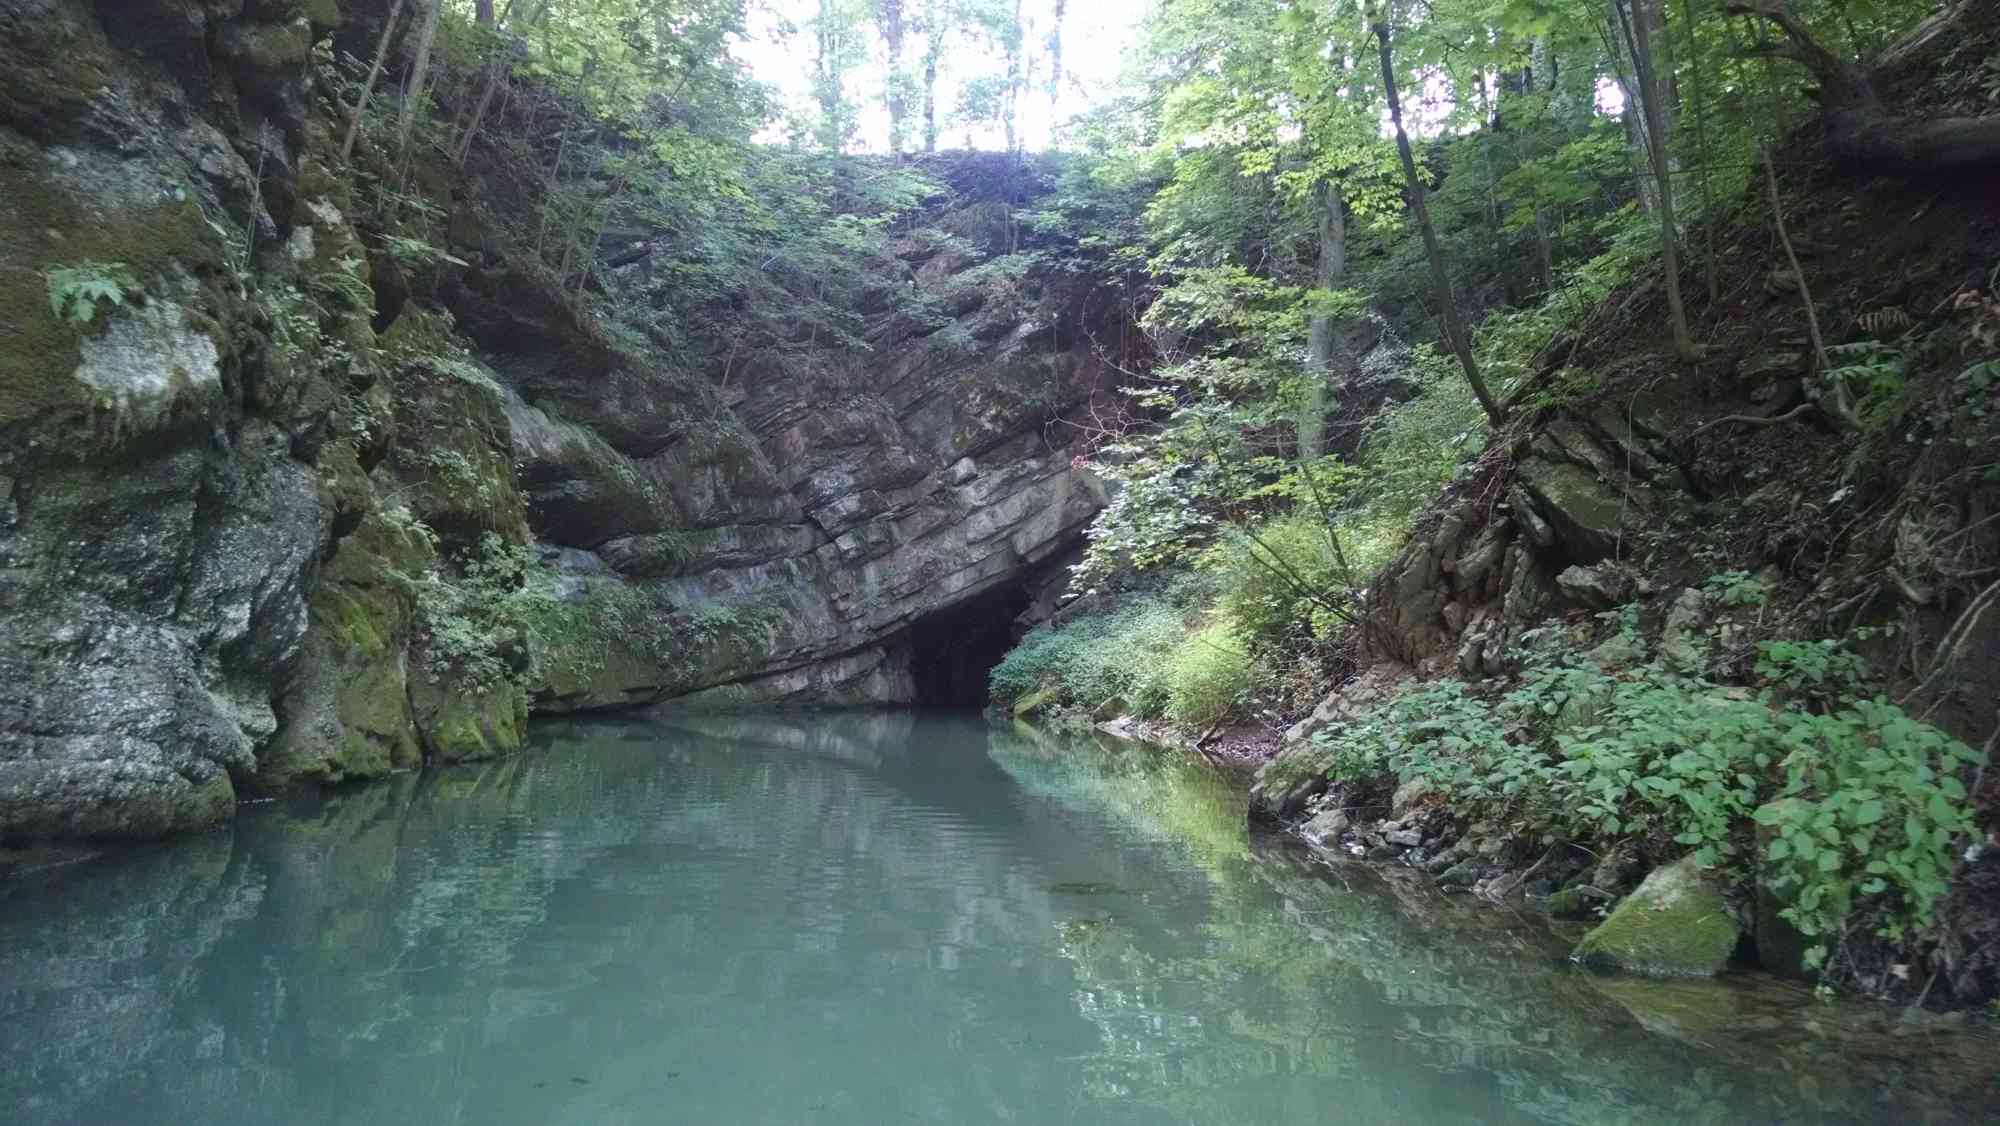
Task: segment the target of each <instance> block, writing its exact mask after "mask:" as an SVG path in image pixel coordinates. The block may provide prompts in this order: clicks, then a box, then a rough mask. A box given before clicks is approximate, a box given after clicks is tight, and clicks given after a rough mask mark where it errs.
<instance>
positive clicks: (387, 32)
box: [340, 0, 403, 162]
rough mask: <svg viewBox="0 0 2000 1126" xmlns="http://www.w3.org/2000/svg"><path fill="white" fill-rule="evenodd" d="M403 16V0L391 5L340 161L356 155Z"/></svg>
mask: <svg viewBox="0 0 2000 1126" xmlns="http://www.w3.org/2000/svg"><path fill="white" fill-rule="evenodd" d="M402 14H403V0H395V3H393V4H391V5H389V18H388V19H386V20H383V21H382V37H381V38H380V39H377V40H376V41H375V61H374V62H372V63H370V64H369V66H368V77H367V78H366V79H365V80H363V82H362V83H361V94H360V96H359V97H357V98H355V100H354V113H353V115H352V116H350V117H349V118H348V120H347V136H346V137H344V138H342V139H341V142H340V159H341V160H342V161H343V162H345V161H346V160H347V159H348V158H350V157H352V156H353V155H354V138H355V137H357V136H359V135H360V133H361V119H362V117H363V116H364V115H365V114H366V113H367V112H368V99H369V96H370V95H372V94H374V93H375V81H376V79H378V78H381V77H382V62H383V60H384V59H386V58H388V57H389V41H390V40H391V39H392V38H394V36H395V34H396V19H397V17H398V16H401V15H402Z"/></svg>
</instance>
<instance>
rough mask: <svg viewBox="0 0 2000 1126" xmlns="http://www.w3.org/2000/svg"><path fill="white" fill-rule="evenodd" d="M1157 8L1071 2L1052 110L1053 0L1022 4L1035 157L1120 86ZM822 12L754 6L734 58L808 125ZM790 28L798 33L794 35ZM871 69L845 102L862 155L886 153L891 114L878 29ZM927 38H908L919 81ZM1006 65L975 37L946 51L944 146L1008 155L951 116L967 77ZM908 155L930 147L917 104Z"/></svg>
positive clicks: (983, 131)
mask: <svg viewBox="0 0 2000 1126" xmlns="http://www.w3.org/2000/svg"><path fill="white" fill-rule="evenodd" d="M1149 2H1150V0H1068V4H1067V10H1066V11H1065V12H1064V14H1063V22H1062V56H1063V58H1062V62H1063V83H1062V91H1061V97H1060V99H1059V100H1058V102H1057V103H1056V105H1055V106H1054V107H1053V108H1051V106H1050V104H1049V98H1048V93H1047V91H1048V66H1049V60H1048V37H1049V31H1050V28H1051V26H1052V25H1053V23H1054V12H1055V6H1054V3H1053V2H1052V0H1022V10H1021V16H1022V22H1023V23H1024V24H1026V25H1027V36H1026V41H1027V45H1028V50H1029V52H1030V54H1031V59H1030V66H1031V67H1032V68H1033V72H1032V73H1031V74H1030V75H1029V79H1028V87H1029V88H1028V90H1027V91H1025V92H1024V94H1023V97H1022V101H1021V107H1020V128H1021V130H1022V138H1023V142H1024V143H1025V145H1026V147H1027V148H1029V149H1031V150H1040V149H1046V148H1049V147H1051V146H1052V143H1053V141H1054V136H1055V132H1056V125H1057V123H1059V122H1061V121H1064V120H1066V119H1068V118H1069V117H1071V116H1073V115H1075V114H1076V113H1078V112H1080V111H1082V110H1084V109H1087V108H1088V107H1089V106H1090V105H1091V104H1092V103H1093V102H1094V101H1096V100H1097V99H1099V98H1101V97H1103V96H1105V95H1106V94H1107V93H1109V92H1110V91H1111V90H1112V89H1113V88H1114V87H1115V86H1116V85H1117V81H1118V77H1119V72H1120V69H1121V68H1122V67H1123V66H1124V64H1125V59H1126V56H1127V55H1128V54H1129V52H1130V50H1131V48H1132V47H1133V46H1134V45H1135V44H1136V43H1137V41H1138V28H1139V21H1140V20H1141V18H1142V17H1143V16H1144V15H1145V12H1146V10H1147V8H1148V6H1149ZM818 10H819V0H754V2H753V4H752V8H751V13H750V23H749V26H750V35H749V37H748V38H747V39H746V40H743V41H741V42H739V43H738V44H737V45H736V47H735V53H736V56H737V58H739V59H741V60H742V61H743V62H744V64H745V65H747V66H748V67H749V68H750V70H751V73H752V74H753V75H755V76H756V77H757V78H758V79H759V80H761V81H763V82H766V83H769V84H770V85H772V86H774V87H776V88H777V90H778V91H779V92H780V95H781V97H782V98H783V99H784V101H785V103H786V104H787V105H788V106H792V107H795V108H796V109H797V110H799V111H800V112H801V113H802V114H804V115H806V116H807V117H808V118H810V116H811V115H812V114H814V113H816V112H817V103H815V102H814V101H813V97H812V57H813V49H814V48H813V39H812V33H811V30H810V25H809V22H808V21H809V20H810V19H811V18H812V16H813V14H814V13H816V12H817V11H818ZM903 10H904V13H905V16H904V18H905V20H906V21H907V20H910V19H911V18H912V17H914V16H915V15H916V14H917V12H918V11H920V10H921V0H903ZM788 25H789V27H790V28H792V29H793V30H792V33H791V34H789V35H787V34H786V33H785V30H784V29H785V28H786V27H787V26H788ZM868 42H869V51H868V62H867V64H866V65H864V66H862V67H860V68H858V69H857V70H855V71H854V72H853V74H852V76H851V78H850V84H849V87H848V96H849V97H850V98H852V99H853V100H854V101H855V102H856V104H857V105H859V106H860V108H861V130H860V135H859V138H858V147H859V148H860V149H862V150H863V151H867V152H877V153H880V152H887V151H889V113H888V109H887V108H886V107H885V105H884V104H883V98H882V89H883V83H884V80H885V79H886V77H887V74H888V63H887V60H886V57H885V55H884V52H883V47H882V38H881V35H880V33H879V32H876V31H875V30H874V29H873V28H872V27H871V28H870V29H869V35H868ZM923 53H924V37H923V36H922V35H918V34H915V33H908V34H906V35H905V36H904V40H903V57H904V65H905V66H906V67H908V68H909V69H910V70H911V72H912V74H913V75H914V76H916V77H918V78H921V75H922V59H923ZM1005 70H1006V59H1005V57H1004V56H1003V55H1002V54H1001V52H1000V49H999V47H998V46H997V45H995V44H993V43H991V42H989V41H986V40H983V39H980V38H976V37H972V36H959V37H956V38H955V39H954V40H953V41H952V43H951V45H950V47H949V48H948V49H947V52H946V55H945V59H944V64H943V65H942V66H941V67H940V68H939V75H938V95H937V101H938V133H939V135H938V147H940V148H959V147H962V146H964V145H965V144H966V141H967V139H968V137H969V138H970V140H971V142H972V146H973V147H974V148H981V149H994V150H998V149H1001V148H1004V147H1005V145H1006V137H1005V133H1004V132H1003V131H1002V130H1001V129H1000V128H999V127H998V126H986V127H982V128H974V129H971V130H970V131H969V132H968V130H967V128H966V126H965V125H964V124H963V123H961V122H958V121H956V120H955V115H954V114H953V113H952V110H953V109H954V108H955V106H956V105H957V102H958V91H959V87H960V86H961V85H962V84H963V83H964V82H965V81H966V80H968V79H976V78H979V77H981V76H984V75H1000V74H1003V73H1004V72H1005ZM909 115H910V124H909V134H910V140H909V147H910V148H913V149H916V148H921V147H922V146H923V135H922V130H923V103H922V101H921V98H917V99H912V101H911V104H910V110H909ZM782 136H783V130H782V128H778V129H774V130H772V131H771V137H772V139H776V138H778V137H782Z"/></svg>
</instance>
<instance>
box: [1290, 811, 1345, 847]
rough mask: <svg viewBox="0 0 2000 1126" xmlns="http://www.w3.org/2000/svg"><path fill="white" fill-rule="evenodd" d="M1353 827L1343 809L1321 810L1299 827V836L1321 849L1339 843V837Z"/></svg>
mask: <svg viewBox="0 0 2000 1126" xmlns="http://www.w3.org/2000/svg"><path fill="white" fill-rule="evenodd" d="M1353 827H1354V818H1353V817H1351V816H1350V815H1349V814H1348V812H1347V810H1345V809H1323V810H1321V811H1320V812H1319V813H1317V814H1314V815H1313V818H1312V820H1310V821H1307V822H1306V823H1305V824H1303V825H1301V826H1299V836H1301V837H1304V838H1305V839H1306V840H1307V841H1309V842H1311V843H1312V844H1316V845H1319V846H1320V847H1321V848H1331V847H1333V846H1334V845H1337V844H1339V843H1340V838H1341V835H1342V834H1344V833H1346V832H1347V831H1348V830H1349V829H1352V828H1353Z"/></svg>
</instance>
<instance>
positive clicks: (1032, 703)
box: [1009, 688, 1055, 719]
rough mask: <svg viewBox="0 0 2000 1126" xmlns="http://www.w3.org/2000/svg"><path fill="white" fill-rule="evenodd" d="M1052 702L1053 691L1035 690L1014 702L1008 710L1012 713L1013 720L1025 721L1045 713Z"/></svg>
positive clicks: (1045, 689) (1053, 698)
mask: <svg viewBox="0 0 2000 1126" xmlns="http://www.w3.org/2000/svg"><path fill="white" fill-rule="evenodd" d="M1054 702H1055V690H1054V689H1050V688H1037V689H1035V690H1034V691H1033V692H1030V693H1028V694H1027V695H1025V696H1023V697H1021V698H1020V699H1018V700H1015V701H1014V705H1013V707H1012V708H1011V709H1009V710H1010V711H1011V712H1012V713H1013V716H1014V718H1015V719H1027V718H1028V717H1029V716H1032V715H1037V714H1039V713H1041V712H1042V711H1045V710H1046V709H1047V708H1048V706H1049V705H1050V704H1052V703H1054Z"/></svg>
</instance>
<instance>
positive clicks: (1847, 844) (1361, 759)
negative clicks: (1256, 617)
mask: <svg viewBox="0 0 2000 1126" xmlns="http://www.w3.org/2000/svg"><path fill="white" fill-rule="evenodd" d="M1608 616H1611V617H1613V618H1614V620H1618V621H1619V622H1620V623H1621V625H1622V627H1623V630H1622V632H1623V633H1624V634H1625V636H1624V637H1623V638H1622V639H1621V645H1620V646H1619V647H1618V648H1619V650H1620V651H1623V652H1628V653H1637V654H1639V657H1638V658H1637V659H1636V660H1634V661H1632V662H1631V663H1629V664H1622V665H1621V664H1614V663H1612V662H1608V661H1607V662H1606V663H1605V666H1602V667H1601V666H1600V664H1599V663H1597V662H1596V661H1593V660H1592V659H1591V657H1590V656H1588V655H1582V654H1577V653H1575V652H1574V650H1573V649H1572V648H1571V647H1568V646H1566V645H1565V644H1564V642H1563V637H1562V634H1561V632H1560V631H1557V630H1545V631H1541V632H1540V633H1539V635H1531V641H1530V644H1529V646H1528V648H1527V650H1526V652H1525V653H1524V654H1523V658H1524V667H1523V671H1522V674H1521V676H1520V678H1519V680H1518V681H1517V682H1516V683H1514V685H1513V686H1512V687H1510V688H1506V689H1504V690H1501V689H1490V688H1486V687H1480V686H1474V685H1470V684H1467V683H1466V682H1464V681H1461V680H1457V679H1444V680H1439V681H1435V682H1431V683H1427V684H1423V685H1419V686H1415V687H1412V688H1410V689H1408V690H1406V691H1404V692H1403V693H1402V694H1400V695H1398V696H1396V697H1395V698H1393V699H1392V700H1390V701H1389V702H1387V703H1386V704H1384V705H1382V706H1381V707H1379V708H1377V709H1376V710H1374V711H1373V712H1371V713H1370V714H1368V715H1367V716H1365V717H1364V718H1362V719H1361V720H1359V721H1357V722H1354V723H1350V724H1346V725H1341V726H1337V727H1333V728H1329V729H1327V730H1324V731H1322V732H1320V733H1319V734H1318V735H1316V736H1315V738H1314V743H1315V745H1316V753H1315V754H1314V755H1311V756H1305V758H1306V760H1307V761H1306V762H1304V763H1302V764H1300V767H1294V769H1295V770H1296V769H1299V768H1301V767H1303V768H1304V769H1311V770H1317V771H1320V772H1322V773H1325V774H1326V775H1328V776H1330V777H1333V778H1336V779H1342V780H1353V781H1363V780H1365V781H1370V782H1375V783H1378V784H1390V783H1397V782H1408V781H1411V780H1422V781H1423V782H1424V783H1425V784H1426V786H1427V787H1428V788H1429V789H1430V790H1432V791H1434V792H1436V793H1437V794H1439V795H1440V796H1441V797H1442V798H1443V799H1444V800H1445V801H1446V802H1448V803H1449V804H1450V806H1451V808H1452V809H1453V810H1454V811H1456V812H1457V813H1459V814H1460V815H1462V816H1465V817H1467V818H1472V819H1486V818H1492V819H1496V820H1501V821H1504V822H1507V823H1513V824H1516V825H1518V826H1520V827H1522V828H1523V829H1525V830H1527V831H1528V832H1529V833H1530V834H1532V835H1534V836H1538V837H1540V838H1541V839H1542V840H1543V841H1545V842H1547V843H1551V844H1553V843H1556V842H1560V841H1572V842H1575V841H1585V840H1590V841H1603V842H1612V841H1619V840H1625V841H1631V842H1634V843H1635V844H1637V845H1638V847H1639V848H1640V849H1641V851H1643V852H1645V853H1648V854H1650V855H1654V856H1664V855H1668V854H1671V853H1674V852H1680V851H1691V852H1692V853H1693V854H1694V855H1695V857H1696V858H1697V860H1698V862H1699V863H1701V864H1702V865H1704V866H1711V867H1720V868H1722V869H1724V870H1726V871H1728V872H1729V873H1730V874H1731V875H1733V876H1735V877H1738V878H1740V879H1746V880H1747V879H1750V878H1752V877H1753V876H1755V877H1758V878H1761V880H1762V881H1763V882H1764V883H1765V884H1766V886H1768V887H1769V888H1771V889H1772V890H1773V891H1775V892H1776V893H1778V894H1779V895H1780V896H1781V897H1782V898H1783V899H1784V900H1785V901H1786V906H1785V907H1784V908H1783V912H1782V913H1783V915H1784V916H1785V917H1786V918H1787V919H1788V920H1790V921H1791V922H1792V923H1793V925H1795V926H1796V927H1797V928H1798V929H1799V931H1800V932H1801V933H1802V934H1804V935H1805V936H1807V938H1808V939H1809V940H1810V942H1811V946H1810V948H1809V949H1808V950H1807V953H1806V960H1807V965H1808V966H1809V967H1813V968H1817V967H1821V966H1824V965H1825V964H1826V961H1827V959H1828V957H1829V955H1830V954H1831V953H1832V952H1833V951H1834V950H1835V949H1836V948H1837V946H1838V944H1839V943H1840V941H1841V940H1842V938H1843V937H1844V936H1846V935H1848V934H1850V933H1853V932H1854V930H1855V929H1856V928H1857V927H1863V926H1866V927H1872V928H1873V929H1874V931H1875V932H1876V933H1877V934H1879V935H1880V936H1881V937H1884V938H1887V939H1889V940H1891V941H1897V942H1909V941H1922V940H1925V939H1927V938H1929V937H1932V936H1933V935H1934V931H1935V928H1936V926H1937V906H1938V903H1939V901H1940V900H1941V898H1942V897H1943V896H1944V895H1945V893H1946V891H1947V890H1948V882H1949V879H1950V875H1951V871H1952V865H1953V859H1954V850H1955V848H1956V847H1957V846H1958V844H1959V843H1961V842H1962V841H1963V840H1964V839H1965V838H1967V837H1969V836H1971V835H1972V834H1973V830H1974V825H1973V818H1972V811H1971V809H1970V808H1969V805H1968V801H1967V790H1966V786H1965V784H1964V782H1963V781H1962V780H1961V778H1960V774H1961V773H1962V772H1963V771H1965V770H1967V769H1969V768H1971V767H1973V766H1974V765H1975V764H1976V763H1977V762H1978V761H1979V759H1980V756H1979V755H1978V754H1977V753H1976V752H1974V751H1973V750H1972V749H1971V748H1969V747H1967V746H1966V745H1965V744H1963V743H1960V742H1958V741H1957V740H1955V739H1953V738H1951V737H1950V736H1948V735H1946V734H1945V733H1944V732H1942V731H1940V730H1938V729H1937V728H1935V727H1932V726H1930V725H1928V724H1925V723H1922V722H1919V721H1918V720H1916V719H1914V718H1912V717H1911V716H1910V715H1908V714H1907V713H1905V712H1904V711H1903V710H1902V709H1901V708H1899V707H1897V706H1896V705H1895V704H1893V703H1890V702H1889V701H1887V700H1886V699H1882V698H1879V697H1874V698H1871V697H1868V696H1866V695H1863V694H1862V692H1863V686H1862V681H1861V679H1860V672H1861V669H1862V666H1861V664H1860V661H1859V658H1857V657H1856V656H1855V655H1854V654H1853V653H1852V652H1850V651H1848V650H1847V649H1846V648H1845V646H1844V645H1842V644H1840V643H1838V642H1834V641H1814V642H1765V643H1763V644H1762V645H1761V646H1760V657H1759V659H1758V662H1757V676H1758V684H1757V685H1756V686H1754V687H1738V686H1729V685H1725V684H1722V683H1718V682H1716V681H1715V680H1712V679H1710V677H1709V675H1708V671H1707V670H1706V669H1705V668H1702V667H1689V665H1690V662H1689V661H1688V660H1686V659H1685V656H1684V652H1685V651H1682V653H1667V652H1661V653H1656V654H1654V653H1649V652H1648V651H1647V649H1646V647H1645V645H1644V642H1643V641H1642V639H1640V638H1639V637H1638V636H1637V633H1636V630H1635V629H1633V624H1634V622H1635V621H1636V616H1635V615H1634V614H1632V613H1630V612H1625V613H1620V612H1617V611H1614V612H1612V613H1611V615H1608ZM1606 651H1608V650H1600V651H1599V652H1606ZM1693 664H1695V665H1696V666H1699V665H1700V664H1701V662H1700V661H1698V660H1697V661H1695V662H1693Z"/></svg>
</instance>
